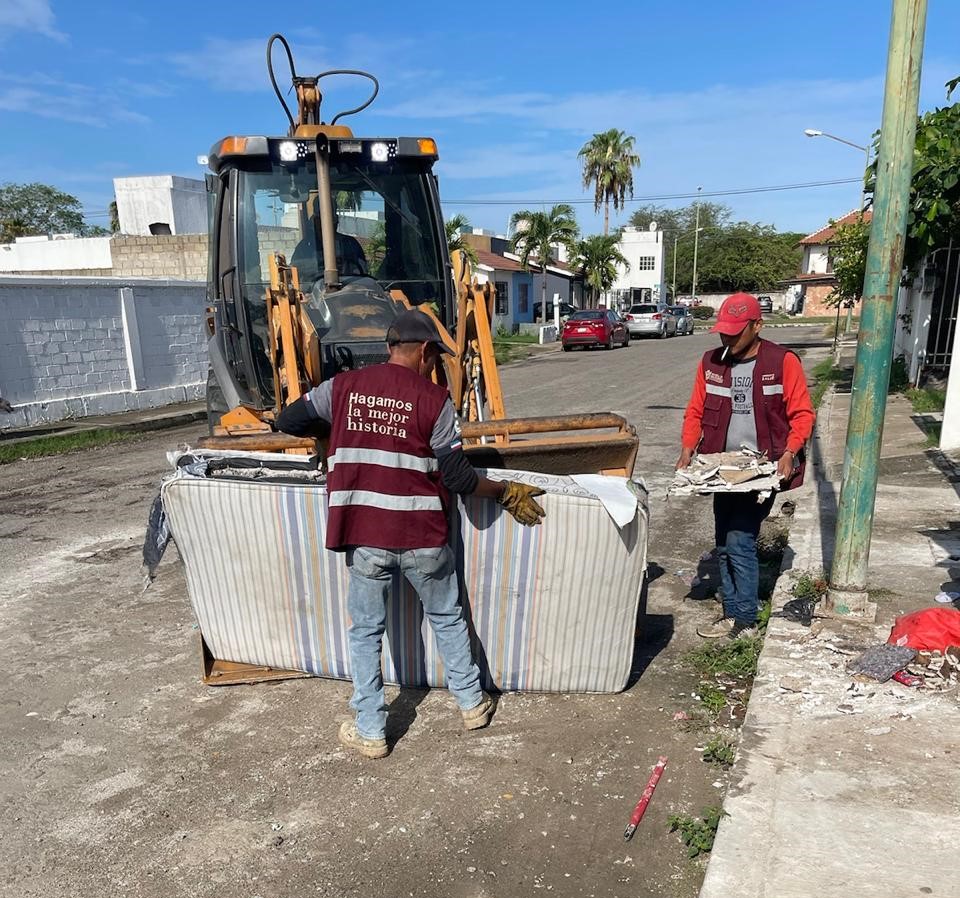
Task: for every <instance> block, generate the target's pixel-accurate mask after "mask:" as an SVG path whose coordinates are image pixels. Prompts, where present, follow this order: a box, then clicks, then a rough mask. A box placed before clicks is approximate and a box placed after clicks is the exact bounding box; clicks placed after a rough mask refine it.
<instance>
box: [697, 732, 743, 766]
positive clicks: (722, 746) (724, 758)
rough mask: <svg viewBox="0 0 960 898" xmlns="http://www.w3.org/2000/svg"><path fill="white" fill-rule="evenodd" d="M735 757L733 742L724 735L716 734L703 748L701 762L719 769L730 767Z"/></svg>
mask: <svg viewBox="0 0 960 898" xmlns="http://www.w3.org/2000/svg"><path fill="white" fill-rule="evenodd" d="M735 755H736V752H735V750H734V747H733V740H732V739H731V738H730V737H729V736H727V735H725V734H724V733H718V734H717V735H716V736H714V737H713V738H712V739H711V740H710V741H709V742H708V743H707V744H706V745H705V746H704V747H703V760H704V761H706V762H707V763H708V764H716V765H718V766H719V767H732V766H733V759H734V756H735Z"/></svg>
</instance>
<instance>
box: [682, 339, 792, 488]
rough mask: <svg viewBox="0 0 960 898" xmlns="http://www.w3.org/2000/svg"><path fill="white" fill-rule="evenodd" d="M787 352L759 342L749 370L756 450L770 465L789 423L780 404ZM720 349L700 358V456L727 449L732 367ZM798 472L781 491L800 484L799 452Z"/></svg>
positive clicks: (779, 451) (784, 444) (783, 447)
mask: <svg viewBox="0 0 960 898" xmlns="http://www.w3.org/2000/svg"><path fill="white" fill-rule="evenodd" d="M789 351H790V350H789V349H785V348H784V347H783V346H779V345H778V344H776V343H771V342H770V341H769V340H761V341H760V349H759V351H758V352H757V356H756V362H757V363H756V365H755V367H754V369H753V416H754V420H755V421H756V424H757V448H758V449H759V450H760V451H761V452H766V454H767V458H769V459H770V460H771V461H774V462H775V461H779V459H780V456H781V455H783V453H784V452H785V451H786V448H787V437H788V436H789V435H790V422H789V421H788V420H787V406H786V403H785V402H784V400H783V360H784V357H785V356H786V354H787V353H788V352H789ZM722 354H723V347H717V348H716V349H711V350H708V351H707V352H705V353H704V355H703V361H702V362H701V364H702V366H703V376H704V379H705V380H706V386H707V395H706V397H705V399H704V404H703V419H702V421H701V424H700V426H701V428H702V430H703V438H702V439H701V441H700V452H704V453H708V452H723V451H724V450H725V449H726V448H727V429H728V428H729V427H730V419H731V418H732V417H733V398H732V390H731V377H732V371H733V365H732V364H730V362H721V361H720V357H721V355H722ZM797 461H798V462H799V463H800V466H799V468H797V469H796V470H795V471H794V474H793V476H792V477H791V478H790V479H789V480H787V481H785V482H784V484H783V486H782V487H781V488H780V489H781V490H792V489H795V488H796V487H798V486H800V484H801V483H803V474H804V470H805V468H806V456H805V453H804V450H803V449H801V450H800V452H799V454H798V455H797Z"/></svg>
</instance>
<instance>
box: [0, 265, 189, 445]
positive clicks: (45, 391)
mask: <svg viewBox="0 0 960 898" xmlns="http://www.w3.org/2000/svg"><path fill="white" fill-rule="evenodd" d="M205 301H206V289H205V286H204V285H203V284H197V283H190V282H184V281H157V280H154V281H136V280H133V279H121V278H89V277H86V278H56V277H36V278H33V277H30V278H17V277H3V278H0V396H3V398H4V399H7V400H8V401H9V402H10V403H11V404H12V405H13V406H14V412H13V413H2V412H0V431H3V430H16V429H19V428H22V427H25V426H29V425H34V424H41V423H48V422H55V421H60V420H63V419H66V418H82V417H85V416H88V415H105V414H113V413H117V412H123V411H131V410H136V409H147V408H157V407H160V406H163V405H168V404H171V403H175V402H185V401H189V400H194V399H200V398H202V396H203V392H204V386H205V382H206V374H207V354H206V339H205V331H204V309H205Z"/></svg>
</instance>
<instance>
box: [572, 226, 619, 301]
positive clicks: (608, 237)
mask: <svg viewBox="0 0 960 898" xmlns="http://www.w3.org/2000/svg"><path fill="white" fill-rule="evenodd" d="M573 265H574V267H575V268H577V269H579V270H580V271H582V272H583V275H584V280H585V281H586V284H587V286H588V287H589V288H590V293H591V304H592V307H593V308H596V306H597V294H599V293H605V292H606V291H607V290H609V289H610V288H611V287H612V286H613V285H614V284H615V283H616V280H617V274H618V272H617V266H618V265H622V266H623V267H624V268H625V269H626V270H627V271H629V270H630V263H629V262H628V261H627V260H626V257H625V256H624V255H623V253H621V252H620V247H619V246H618V243H617V236H616V235H615V234H594V235H593V236H592V237H586V238H585V239H583V240H581V241H580V242H579V243H578V244H577V248H576V254H575V255H574V258H573Z"/></svg>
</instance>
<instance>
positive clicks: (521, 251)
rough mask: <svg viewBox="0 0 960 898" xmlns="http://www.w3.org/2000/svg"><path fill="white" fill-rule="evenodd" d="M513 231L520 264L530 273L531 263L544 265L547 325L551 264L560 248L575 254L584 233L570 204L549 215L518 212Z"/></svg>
mask: <svg viewBox="0 0 960 898" xmlns="http://www.w3.org/2000/svg"><path fill="white" fill-rule="evenodd" d="M510 227H511V229H512V230H513V232H514V233H513V240H512V244H513V251H514V252H515V253H516V254H517V255H518V256H519V257H520V264H521V265H522V266H523V267H524V268H525V269H526V270H527V271H530V263H531V261H532V260H533V258H534V257H535V258H536V259H537V261H538V262H539V264H540V270H541V272H542V276H543V286H542V289H541V291H540V296H541V302H540V315H541V318H542V320H543V322H544V324H545V323H546V321H547V264H548V263H549V262H550V254H551V252H552V251H553V247H554V246H556V245H557V244H559V245H560V246H565V247H566V248H567V249H568V250H570V251H571V252H572V251H573V243H574V241H575V240H576V239H577V236H578V235H579V233H580V229H579V228H578V227H577V219H576V216H575V215H574V212H573V207H572V206H569V205H567V203H558V204H557V205H556V206H554V207H553V208H552V209H551V210H550V211H549V212H531V211H528V210H524V211H521V212H514V213H513V215H512V216H511V217H510Z"/></svg>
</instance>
